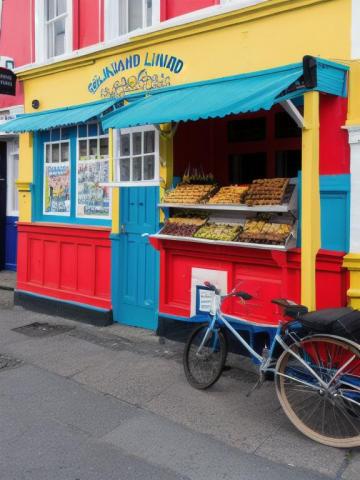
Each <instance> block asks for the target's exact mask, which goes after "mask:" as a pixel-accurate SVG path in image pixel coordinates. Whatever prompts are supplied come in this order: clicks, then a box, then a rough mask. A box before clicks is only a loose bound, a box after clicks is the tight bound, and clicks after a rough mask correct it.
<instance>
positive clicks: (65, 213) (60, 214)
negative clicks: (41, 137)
mask: <svg viewBox="0 0 360 480" xmlns="http://www.w3.org/2000/svg"><path fill="white" fill-rule="evenodd" d="M62 143H67V144H68V146H69V160H68V161H67V162H61V161H60V160H61V147H60V148H59V162H57V163H56V165H64V164H68V167H69V183H70V185H69V193H70V194H69V202H70V208H69V211H68V212H46V211H45V175H46V165H52V164H53V162H49V163H46V146H47V145H54V144H59V145H61V144H62ZM51 155H52V149H51ZM43 164H44V165H43V182H42V189H43V192H42V193H43V206H42V213H43V215H47V216H49V215H50V216H53V215H54V216H57V217H70V216H71V190H72V185H71V144H70V140H61V130H60V138H59V140H51V139H50V141H48V142H44V161H43Z"/></svg>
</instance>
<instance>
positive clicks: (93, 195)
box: [76, 157, 110, 218]
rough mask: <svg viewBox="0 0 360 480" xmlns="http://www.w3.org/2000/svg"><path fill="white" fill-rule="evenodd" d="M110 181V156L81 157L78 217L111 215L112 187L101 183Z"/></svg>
mask: <svg viewBox="0 0 360 480" xmlns="http://www.w3.org/2000/svg"><path fill="white" fill-rule="evenodd" d="M108 181H109V160H108V158H87V157H86V158H85V159H81V158H80V160H79V162H78V169H77V209H76V211H77V216H78V217H93V218H94V217H109V216H110V189H109V187H106V186H103V185H100V184H101V183H106V182H108Z"/></svg>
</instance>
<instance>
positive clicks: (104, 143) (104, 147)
mask: <svg viewBox="0 0 360 480" xmlns="http://www.w3.org/2000/svg"><path fill="white" fill-rule="evenodd" d="M100 155H101V156H104V157H107V156H108V155H109V139H108V138H100Z"/></svg>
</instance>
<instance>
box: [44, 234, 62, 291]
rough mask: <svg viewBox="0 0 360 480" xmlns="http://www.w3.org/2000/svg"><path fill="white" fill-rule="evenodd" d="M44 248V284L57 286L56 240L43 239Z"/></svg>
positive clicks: (57, 260)
mask: <svg viewBox="0 0 360 480" xmlns="http://www.w3.org/2000/svg"><path fill="white" fill-rule="evenodd" d="M43 248H44V267H45V268H44V285H46V286H47V287H51V288H58V287H59V260H60V257H59V255H58V252H59V245H58V243H57V241H45V242H44V243H43Z"/></svg>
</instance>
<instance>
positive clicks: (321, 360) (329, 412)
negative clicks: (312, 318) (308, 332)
mask: <svg viewBox="0 0 360 480" xmlns="http://www.w3.org/2000/svg"><path fill="white" fill-rule="evenodd" d="M290 349H291V350H292V351H293V352H294V353H296V354H297V355H298V357H299V359H297V358H295V357H294V356H293V355H292V354H291V353H289V352H286V351H284V352H283V353H282V355H281V356H280V358H279V360H278V362H277V365H276V391H277V395H278V398H279V401H280V403H281V406H282V408H283V410H284V412H285V414H286V415H287V417H288V418H289V420H290V421H291V422H292V423H293V424H294V425H295V427H296V428H298V429H299V430H300V431H301V432H302V433H303V434H305V435H306V436H308V437H310V438H311V439H313V440H315V441H317V442H319V443H323V444H325V445H329V446H332V447H338V448H351V447H356V446H360V351H359V348H357V347H356V346H355V345H353V344H351V343H350V342H347V341H346V339H341V340H340V339H337V338H333V337H331V336H326V335H323V336H313V337H308V338H305V339H303V340H301V341H299V343H297V344H293V345H291V346H290ZM306 365H308V366H310V367H311V369H312V372H311V371H310V370H308V368H307V367H306ZM319 378H320V379H321V380H322V381H323V382H324V383H325V385H323V384H322V383H321V382H320V381H319Z"/></svg>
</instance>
